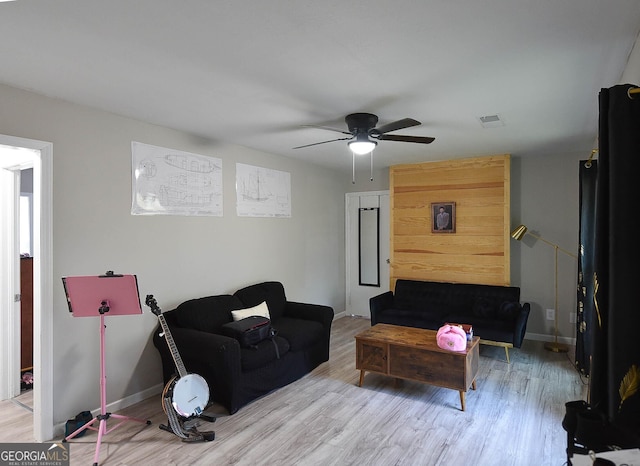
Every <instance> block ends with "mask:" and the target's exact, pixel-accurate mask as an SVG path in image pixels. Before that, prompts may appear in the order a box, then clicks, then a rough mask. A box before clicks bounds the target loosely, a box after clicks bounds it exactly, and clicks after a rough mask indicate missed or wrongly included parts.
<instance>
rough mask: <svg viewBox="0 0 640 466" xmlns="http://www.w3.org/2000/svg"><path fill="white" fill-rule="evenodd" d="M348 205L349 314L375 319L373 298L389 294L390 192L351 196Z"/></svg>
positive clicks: (348, 195)
mask: <svg viewBox="0 0 640 466" xmlns="http://www.w3.org/2000/svg"><path fill="white" fill-rule="evenodd" d="M345 204H346V208H345V210H346V218H345V225H346V245H347V251H346V258H347V260H346V263H347V270H346V280H347V285H346V286H347V289H346V298H347V302H346V306H345V310H346V313H347V314H350V315H355V316H363V317H371V314H370V312H369V298H371V297H373V296H376V295H378V294H380V293H384V292H385V291H387V290H389V192H388V191H371V192H365V193H348V194H347V195H346V202H345ZM376 216H377V222H376ZM376 230H377V231H376ZM376 246H377V249H378V251H377V252H378V255H377V256H378V257H375V253H376V251H375V249H376ZM376 269H377V270H376Z"/></svg>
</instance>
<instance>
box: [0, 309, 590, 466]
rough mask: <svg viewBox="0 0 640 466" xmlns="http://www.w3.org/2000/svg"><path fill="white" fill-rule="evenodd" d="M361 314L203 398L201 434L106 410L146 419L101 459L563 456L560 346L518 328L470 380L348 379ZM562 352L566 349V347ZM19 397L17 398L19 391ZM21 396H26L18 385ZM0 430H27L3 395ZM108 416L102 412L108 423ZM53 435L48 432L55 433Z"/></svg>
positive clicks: (472, 460) (559, 460)
mask: <svg viewBox="0 0 640 466" xmlns="http://www.w3.org/2000/svg"><path fill="white" fill-rule="evenodd" d="M369 326H370V322H369V320H368V319H363V318H354V317H344V318H341V319H337V320H336V321H335V322H334V325H333V331H332V336H331V358H330V361H328V362H326V363H324V364H322V365H321V366H320V367H318V368H317V369H316V370H314V371H313V372H312V373H311V374H308V375H307V376H305V377H304V378H302V379H300V380H298V381H297V382H294V383H292V384H290V385H288V386H287V387H284V388H282V389H280V390H277V391H275V392H273V393H271V394H269V395H267V396H265V397H263V398H261V399H259V400H257V401H255V402H253V403H251V404H250V405H248V406H245V407H244V408H242V409H240V411H238V412H237V413H236V414H234V415H233V416H229V415H226V414H225V412H224V410H223V409H222V408H221V407H219V406H217V405H213V406H212V407H211V408H210V409H209V410H208V411H209V412H210V413H212V414H215V415H217V416H218V417H217V421H216V422H215V423H204V422H203V423H202V424H201V426H200V430H214V431H215V433H216V439H215V440H214V441H212V442H206V443H195V444H193V443H192V444H188V443H183V442H181V441H180V439H179V438H177V437H175V436H173V435H172V434H170V433H168V432H165V431H163V430H160V429H159V428H158V425H159V424H164V423H166V422H167V420H166V417H165V415H164V414H163V412H162V408H161V405H160V397H159V396H157V397H153V398H150V399H148V400H145V401H143V402H141V403H138V404H136V405H133V406H130V407H128V408H127V409H126V410H123V411H121V412H119V413H118V414H123V415H128V416H133V417H137V418H144V419H150V420H151V421H152V425H150V426H143V425H141V424H137V423H134V422H125V423H124V424H123V425H121V426H120V427H118V428H117V429H115V430H114V431H113V432H110V433H108V434H107V435H106V436H104V437H103V442H102V446H101V448H100V464H105V465H140V466H142V465H151V464H153V465H156V466H161V465H162V466H163V465H251V466H255V465H263V464H264V465H322V466H325V465H352V464H353V465H385V466H386V465H412V466H413V465H428V466H431V465H443V466H458V465H460V466H463V465H464V466H470V465H474V466H477V465H479V466H484V465H486V466H494V465H500V466H509V465H513V466H527V465H531V466H541V465H546V466H555V465H557V466H561V465H563V464H565V461H566V456H565V448H566V434H565V432H564V430H563V429H562V425H561V422H562V418H563V416H564V403H565V402H567V401H572V400H578V399H585V396H586V385H585V384H584V383H583V381H582V380H581V378H580V376H579V375H578V374H577V372H576V371H575V369H574V368H573V365H572V364H571V362H570V361H569V358H568V357H567V355H566V354H557V353H552V352H549V351H545V350H544V349H543V345H542V342H536V341H530V340H525V342H524V344H523V347H522V348H521V349H513V350H512V351H511V352H510V353H511V364H507V363H506V360H505V356H504V350H503V349H502V348H498V347H490V346H481V348H480V369H479V373H478V379H477V390H476V391H472V390H471V391H469V392H467V396H466V399H467V403H466V405H467V406H466V411H464V412H462V411H460V397H459V395H458V392H456V391H454V390H448V389H443V388H437V387H432V386H429V385H424V384H420V383H415V382H409V381H404V382H402V383H401V384H400V385H399V386H397V387H396V386H394V381H393V379H391V378H387V377H383V376H379V375H376V374H367V375H366V377H365V380H364V385H363V386H362V387H361V388H360V387H358V386H357V384H358V377H359V371H357V370H356V369H355V339H354V338H353V337H354V335H355V334H356V333H358V332H359V331H361V330H363V329H365V328H367V327H369ZM570 354H571V353H570ZM24 397H26V398H27V401H25V399H24ZM22 403H23V404H24V405H27V406H28V404H29V402H28V395H25V396H23V400H22ZM0 412H1V413H2V416H1V417H0V442H28V441H33V437H32V435H31V414H30V413H29V411H28V410H27V409H25V407H23V406H20V405H19V404H17V403H16V402H15V400H12V401H4V402H1V403H0ZM113 425H115V420H113V419H112V420H111V421H110V423H109V424H108V426H109V427H112V426H113ZM96 437H97V434H96V433H95V432H92V431H88V432H87V434H86V435H84V436H83V437H82V438H79V439H72V440H71V441H69V442H68V444H67V445H69V446H70V453H71V465H87V464H92V463H93V456H94V453H95V441H96ZM59 440H61V439H54V440H52V441H59Z"/></svg>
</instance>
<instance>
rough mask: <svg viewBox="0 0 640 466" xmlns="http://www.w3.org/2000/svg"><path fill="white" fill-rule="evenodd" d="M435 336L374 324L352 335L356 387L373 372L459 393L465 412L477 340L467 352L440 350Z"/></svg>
mask: <svg viewBox="0 0 640 466" xmlns="http://www.w3.org/2000/svg"><path fill="white" fill-rule="evenodd" d="M436 333H437V332H435V331H433V330H426V329H421V328H414V327H402V326H399V325H389V324H377V325H374V326H373V327H371V328H370V329H367V330H365V331H364V332H361V333H359V334H357V335H356V336H355V338H356V369H359V370H360V382H359V383H358V386H359V387H362V382H363V381H364V374H365V372H367V371H369V372H376V373H378V374H384V375H388V376H390V377H395V378H396V379H407V380H415V381H418V382H424V383H428V384H430V385H436V386H438V387H444V388H452V389H454V390H458V391H459V392H460V404H461V405H462V411H464V410H465V393H466V392H467V389H468V388H469V387H471V388H473V389H474V390H475V389H476V376H477V375H478V360H479V358H480V356H479V343H480V338H479V337H473V339H472V340H471V341H469V342H467V350H466V351H461V352H455V351H449V350H444V349H442V348H440V347H439V346H438V344H437V343H436Z"/></svg>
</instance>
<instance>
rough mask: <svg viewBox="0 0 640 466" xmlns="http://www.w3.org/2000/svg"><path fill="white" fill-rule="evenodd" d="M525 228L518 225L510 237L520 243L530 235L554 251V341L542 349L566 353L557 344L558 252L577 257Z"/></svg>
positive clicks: (564, 349) (563, 346)
mask: <svg viewBox="0 0 640 466" xmlns="http://www.w3.org/2000/svg"><path fill="white" fill-rule="evenodd" d="M527 230H528V229H527V227H526V226H524V225H519V226H518V227H516V228H515V229H514V230H513V231H512V232H511V237H512V238H513V239H515V240H517V241H520V240H521V239H522V238H524V235H527V234H528V235H531V236H533V237H534V238H536V239H538V240H540V241H542V242H543V243H547V244H548V245H549V246H551V247H552V248H553V249H554V255H555V274H554V275H555V308H554V334H555V337H554V341H552V342H548V343H545V345H544V347H545V349H547V350H549V351H553V352H555V353H566V352H568V351H569V347H568V346H567V345H565V344H564V343H559V342H558V251H562V252H564V253H565V254H567V255H569V256H571V257H573V258H574V259H577V258H578V256H576V255H575V254H574V253H572V252H570V251H567V250H566V249H563V248H561V247H560V246H558V245H557V244H555V243H552V242H551V241H547V240H546V239H544V238H542V237H540V236H538V235H535V234H533V233H531V232H530V231H527Z"/></svg>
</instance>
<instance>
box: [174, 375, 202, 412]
mask: <svg viewBox="0 0 640 466" xmlns="http://www.w3.org/2000/svg"><path fill="white" fill-rule="evenodd" d="M170 383H171V384H172V387H171V389H170V392H171V393H170V394H171V404H172V405H173V408H174V409H175V410H176V412H177V413H178V414H179V415H180V416H184V417H191V416H198V415H200V414H202V411H204V408H206V407H207V404H209V386H208V385H207V381H206V380H204V378H203V377H202V376H199V375H198V374H187V375H185V376H184V377H180V378H179V379H177V380H176V381H173V382H170Z"/></svg>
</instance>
